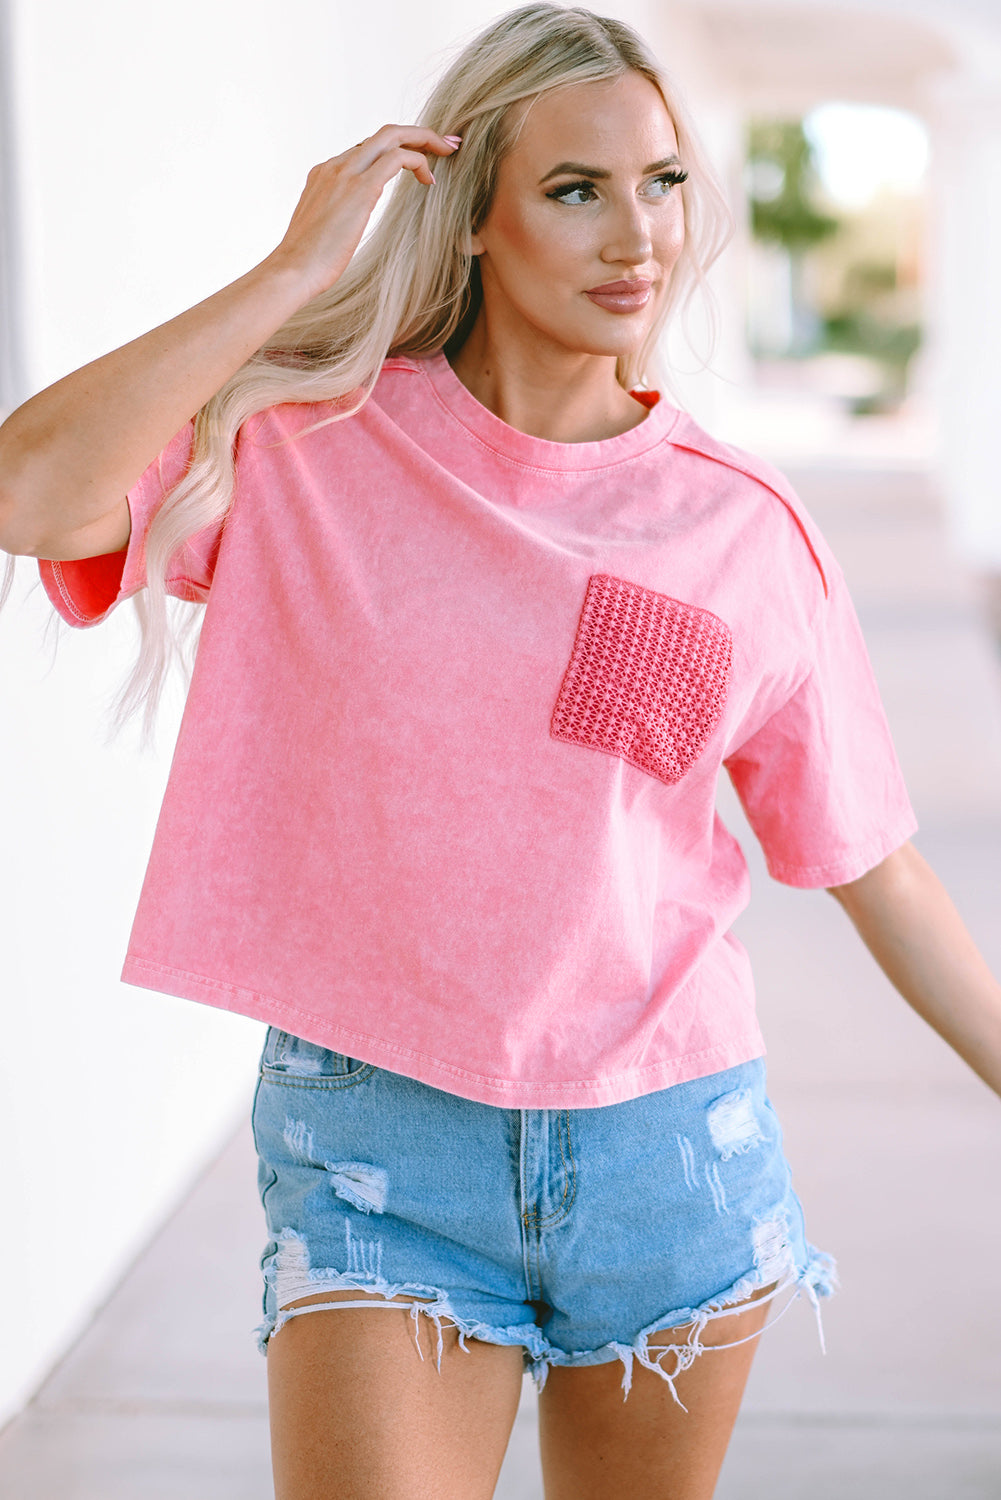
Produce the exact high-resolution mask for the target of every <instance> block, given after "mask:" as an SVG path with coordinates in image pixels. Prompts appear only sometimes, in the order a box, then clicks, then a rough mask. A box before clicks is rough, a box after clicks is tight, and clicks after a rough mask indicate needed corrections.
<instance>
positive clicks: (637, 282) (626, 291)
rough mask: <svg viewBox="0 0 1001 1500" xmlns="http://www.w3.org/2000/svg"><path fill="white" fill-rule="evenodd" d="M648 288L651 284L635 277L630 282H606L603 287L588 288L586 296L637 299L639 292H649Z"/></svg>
mask: <svg viewBox="0 0 1001 1500" xmlns="http://www.w3.org/2000/svg"><path fill="white" fill-rule="evenodd" d="M650 286H651V283H650V282H649V281H644V280H642V278H640V277H636V278H634V279H633V280H632V281H606V282H605V284H604V286H592V287H588V290H587V294H588V296H589V297H590V296H593V295H594V294H595V293H597V294H598V296H600V297H609V296H611V297H615V296H622V295H625V296H627V297H630V296H632V297H638V296H639V295H640V293H641V292H646V291H649V290H650Z"/></svg>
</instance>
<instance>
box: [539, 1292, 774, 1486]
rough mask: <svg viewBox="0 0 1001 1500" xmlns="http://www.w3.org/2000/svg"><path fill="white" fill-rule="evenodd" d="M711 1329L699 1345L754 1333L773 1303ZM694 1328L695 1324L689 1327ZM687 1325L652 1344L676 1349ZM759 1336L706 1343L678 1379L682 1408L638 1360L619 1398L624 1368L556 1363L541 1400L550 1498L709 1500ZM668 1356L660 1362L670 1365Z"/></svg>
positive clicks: (751, 1303) (654, 1338)
mask: <svg viewBox="0 0 1001 1500" xmlns="http://www.w3.org/2000/svg"><path fill="white" fill-rule="evenodd" d="M770 1290H771V1288H769V1287H763V1288H762V1290H761V1291H760V1292H757V1293H755V1295H754V1297H753V1298H751V1299H749V1302H748V1303H746V1304H744V1305H743V1307H742V1308H741V1310H740V1311H738V1312H735V1313H734V1314H732V1315H728V1316H726V1317H724V1318H717V1319H715V1320H713V1321H712V1322H710V1323H709V1324H707V1326H706V1328H705V1330H704V1332H703V1334H702V1343H703V1344H705V1345H707V1346H709V1345H713V1344H727V1343H730V1342H733V1341H735V1340H737V1339H742V1338H746V1337H747V1336H748V1335H749V1334H754V1333H759V1332H760V1331H761V1329H762V1328H764V1326H765V1323H766V1322H767V1321H768V1314H769V1311H770V1308H771V1303H765V1304H764V1305H762V1306H757V1307H756V1306H754V1303H755V1302H756V1301H757V1299H758V1298H759V1297H763V1296H765V1294H766V1293H767V1292H768V1291H770ZM689 1326H691V1325H689ZM687 1331H688V1329H687V1328H681V1329H672V1330H670V1332H666V1333H664V1334H654V1335H652V1336H651V1339H650V1344H651V1346H652V1347H653V1346H660V1345H664V1344H671V1343H681V1342H683V1341H684V1338H685V1336H686V1334H687ZM757 1346H758V1340H757V1339H756V1338H751V1339H750V1341H749V1342H748V1343H746V1344H741V1345H739V1347H737V1348H735V1349H717V1348H711V1347H707V1350H706V1353H704V1354H700V1355H699V1356H698V1358H697V1359H696V1360H695V1362H694V1364H693V1365H692V1366H691V1367H690V1368H689V1369H688V1370H686V1371H684V1373H683V1374H681V1375H679V1376H678V1378H677V1381H676V1387H677V1391H678V1395H679V1396H680V1397H681V1400H682V1401H683V1402H684V1403H685V1406H686V1407H687V1408H688V1410H687V1412H685V1411H682V1409H681V1407H680V1406H678V1404H677V1403H676V1402H675V1401H674V1399H673V1397H672V1395H671V1390H670V1387H669V1386H668V1384H667V1382H666V1381H665V1380H663V1379H662V1378H661V1377H660V1376H659V1375H657V1374H655V1373H654V1371H652V1370H647V1369H645V1368H644V1367H643V1366H641V1365H639V1364H636V1363H634V1365H633V1383H632V1387H631V1389H630V1391H629V1395H628V1398H627V1399H626V1400H625V1401H623V1399H622V1365H621V1362H620V1361H618V1360H616V1361H615V1362H614V1363H613V1364H607V1365H588V1366H583V1367H579V1368H575V1369H570V1368H567V1367H566V1366H561V1365H554V1366H553V1368H552V1369H551V1370H550V1372H549V1377H548V1379H547V1381H546V1384H545V1387H544V1388H543V1391H542V1394H541V1396H540V1397H539V1438H540V1446H541V1452H542V1469H543V1475H544V1478H545V1488H546V1500H615V1497H617V1496H620V1495H642V1496H643V1497H644V1500H711V1497H712V1494H713V1491H714V1490H715V1488H716V1480H717V1479H718V1477H719V1471H720V1469H721V1468H722V1466H723V1459H724V1457H725V1455H726V1449H727V1444H728V1443H729V1441H730V1434H731V1432H732V1431H733V1425H734V1423H735V1421H736V1420H737V1412H738V1411H739V1409H740V1402H741V1399H742V1397H743V1394H744V1386H745V1385H746V1383H747V1377H748V1375H749V1374H750V1370H751V1361H752V1360H753V1358H754V1352H755V1350H756V1349H757ZM672 1359H673V1356H671V1355H668V1356H666V1361H667V1369H668V1370H669V1371H670V1370H671V1369H672Z"/></svg>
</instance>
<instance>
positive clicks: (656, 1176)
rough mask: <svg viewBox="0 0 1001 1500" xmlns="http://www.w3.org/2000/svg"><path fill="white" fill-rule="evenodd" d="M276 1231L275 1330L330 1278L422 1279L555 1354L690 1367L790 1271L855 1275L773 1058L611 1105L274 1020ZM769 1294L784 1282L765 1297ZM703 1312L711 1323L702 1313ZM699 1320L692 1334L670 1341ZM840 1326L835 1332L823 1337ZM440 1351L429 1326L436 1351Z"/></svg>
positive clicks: (434, 1302) (269, 1211)
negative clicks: (467, 1083)
mask: <svg viewBox="0 0 1001 1500" xmlns="http://www.w3.org/2000/svg"><path fill="white" fill-rule="evenodd" d="M253 1120H254V1135H255V1141H256V1145H257V1151H258V1157H259V1186H260V1191H261V1198H262V1201H263V1203H264V1209H265V1214H266V1216H267V1224H268V1231H269V1234H270V1240H269V1242H268V1244H267V1246H266V1247H265V1251H264V1255H263V1257H262V1261H261V1265H262V1269H263V1271H264V1278H265V1288H264V1322H263V1323H262V1324H261V1327H260V1329H259V1330H258V1333H259V1343H260V1347H261V1349H262V1350H264V1349H266V1347H267V1343H268V1340H269V1339H270V1338H272V1337H274V1336H275V1335H276V1334H277V1333H278V1331H279V1329H280V1328H281V1327H282V1325H283V1324H284V1323H285V1322H286V1321H287V1319H288V1318H289V1317H294V1316H296V1315H297V1314H298V1313H305V1312H311V1313H312V1312H315V1311H317V1310H321V1311H325V1312H329V1311H334V1310H338V1309H340V1308H344V1307H345V1306H367V1307H369V1308H370V1309H377V1308H380V1307H382V1306H384V1305H387V1304H385V1303H384V1302H382V1301H380V1300H377V1299H376V1298H370V1299H368V1300H366V1301H361V1299H359V1300H357V1301H355V1300H347V1301H338V1302H335V1303H326V1304H323V1303H321V1304H320V1305H319V1309H317V1308H316V1307H309V1308H297V1309H292V1310H291V1311H283V1309H285V1308H287V1305H288V1304H289V1303H291V1302H294V1301H296V1300H298V1299H300V1298H302V1297H306V1296H310V1295H313V1294H316V1293H321V1292H327V1291H334V1290H344V1289H356V1290H358V1291H360V1292H366V1293H377V1294H381V1297H382V1298H392V1297H398V1296H400V1295H401V1294H402V1295H410V1296H412V1297H415V1298H421V1299H425V1300H423V1301H420V1302H413V1303H412V1304H411V1307H410V1313H411V1315H412V1316H413V1318H414V1324H415V1332H416V1324H417V1320H418V1317H419V1316H420V1315H425V1316H427V1317H429V1318H430V1319H432V1321H433V1322H434V1323H435V1326H436V1328H437V1333H438V1366H439V1369H440V1367H441V1351H442V1332H441V1330H442V1320H445V1321H446V1323H447V1324H449V1325H454V1326H455V1327H456V1328H457V1329H458V1331H459V1344H460V1347H462V1348H464V1347H465V1342H464V1341H465V1339H466V1338H475V1339H482V1340H485V1341H486V1342H488V1343H493V1344H520V1345H521V1346H522V1347H523V1351H524V1363H525V1368H526V1369H527V1370H530V1371H531V1372H532V1375H533V1377H534V1379H535V1382H536V1385H537V1386H538V1388H539V1389H540V1390H541V1389H542V1386H543V1384H544V1383H545V1379H546V1376H547V1374H548V1371H549V1368H550V1367H551V1366H552V1365H595V1364H605V1363H609V1362H611V1361H613V1360H621V1361H622V1363H623V1366H624V1373H623V1380H622V1387H623V1391H624V1392H625V1393H626V1394H628V1391H629V1389H630V1383H631V1379H632V1370H633V1361H634V1360H637V1361H639V1363H640V1364H641V1365H642V1366H645V1367H647V1368H649V1369H651V1370H654V1371H656V1372H657V1373H658V1374H659V1375H661V1376H663V1378H664V1379H665V1380H666V1381H667V1382H668V1384H669V1385H670V1386H671V1390H672V1393H673V1394H674V1395H675V1399H678V1398H677V1393H676V1391H675V1389H674V1380H675V1378H676V1377H677V1375H678V1374H679V1373H680V1372H681V1371H682V1370H684V1369H687V1368H688V1366H689V1365H690V1364H691V1363H692V1362H693V1360H694V1359H695V1357H696V1355H697V1354H699V1353H700V1352H701V1350H702V1348H703V1345H702V1343H701V1338H700V1336H701V1334H702V1332H703V1331H704V1329H705V1327H706V1324H707V1323H708V1322H709V1320H710V1319H713V1318H718V1317H723V1316H725V1315H726V1314H727V1313H728V1312H733V1311H734V1310H735V1304H737V1303H740V1302H743V1301H745V1300H746V1299H747V1298H748V1297H749V1296H750V1295H751V1294H752V1293H753V1292H755V1291H757V1290H760V1289H762V1288H765V1287H770V1286H772V1285H773V1284H774V1287H775V1289H774V1291H773V1292H772V1293H771V1295H772V1296H778V1295H780V1294H781V1293H783V1292H785V1291H788V1292H789V1293H790V1296H789V1301H790V1302H791V1301H793V1300H795V1298H796V1297H797V1296H799V1294H800V1293H801V1292H803V1291H805V1292H806V1294H807V1296H808V1297H809V1299H810V1302H811V1303H812V1305H813V1307H814V1309H815V1310H816V1312H817V1317H818V1325H819V1311H820V1309H819V1303H818V1300H817V1299H818V1296H829V1295H830V1293H831V1292H832V1291H833V1290H834V1288H835V1286H836V1278H835V1273H834V1262H833V1261H832V1259H831V1257H830V1256H828V1255H824V1254H823V1253H821V1252H820V1251H818V1250H815V1249H814V1247H813V1246H812V1245H810V1244H809V1243H808V1242H807V1241H806V1239H805V1238H804V1231H803V1212H802V1209H801V1207H800V1203H799V1199H798V1198H797V1197H796V1194H795V1193H794V1192H793V1190H792V1186H791V1182H790V1172H789V1167H788V1164H787V1162H786V1160H785V1157H784V1156H783V1153H782V1132H781V1129H780V1127H779V1122H778V1119H777V1117H776V1114H775V1111H774V1110H773V1108H772V1106H771V1104H770V1103H769V1101H768V1098H767V1097H766V1094H765V1065H764V1060H763V1059H762V1058H756V1059H755V1060H754V1061H752V1062H747V1063H741V1064H740V1065H739V1066H737V1067H734V1068H729V1069H727V1070H726V1071H725V1072H722V1073H714V1074H712V1075H710V1076H709V1077H706V1078H698V1079H694V1080H692V1081H691V1082H688V1083H681V1084H675V1085H674V1086H673V1087H671V1088H666V1089H661V1090H658V1091H657V1092H655V1093H650V1094H644V1095H641V1096H640V1097H639V1098H637V1099H629V1100H627V1101H626V1102H624V1103H622V1104H611V1105H602V1106H599V1107H596V1108H591V1109H508V1108H504V1107H501V1106H497V1105H492V1104H481V1103H477V1102H475V1101H473V1100H470V1099H464V1098H461V1097H459V1096H458V1095H455V1094H450V1093H446V1092H444V1091H442V1090H440V1089H435V1088H431V1087H430V1086H429V1085H427V1084H424V1083H419V1082H417V1081H416V1080H415V1079H412V1078H407V1077H404V1076H403V1075H401V1074H399V1073H392V1072H389V1071H387V1070H386V1069H383V1068H378V1067H376V1066H375V1065H374V1064H372V1063H366V1062H360V1061H358V1060H356V1059H354V1058H351V1057H346V1056H344V1055H343V1054H342V1053H338V1052H330V1051H328V1050H327V1049H326V1048H324V1047H320V1046H317V1045H315V1044H314V1043H312V1042H306V1041H303V1040H302V1039H301V1038H299V1037H295V1036H292V1035H290V1034H289V1033H288V1032H284V1031H279V1030H277V1029H276V1028H274V1027H272V1028H271V1030H270V1031H269V1032H268V1035H267V1039H266V1041H265V1046H264V1053H263V1056H262V1059H261V1074H260V1080H259V1083H258V1086H257V1092H256V1095H255V1099H254V1114H253ZM762 1300H767V1299H766V1298H762ZM397 1305H398V1304H397ZM687 1325H691V1326H690V1327H688V1326H687ZM668 1328H678V1329H679V1330H683V1331H684V1337H683V1338H682V1337H681V1335H680V1333H679V1341H678V1342H677V1343H674V1344H666V1343H664V1342H662V1340H658V1341H657V1342H656V1343H655V1344H650V1343H649V1342H648V1341H649V1339H650V1336H651V1335H652V1334H653V1333H655V1332H656V1331H659V1330H664V1329H668ZM822 1344H823V1335H822V1332H821V1345H822ZM419 1348H420V1345H419V1342H418V1349H419Z"/></svg>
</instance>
